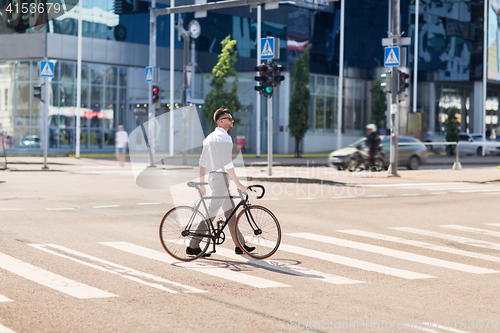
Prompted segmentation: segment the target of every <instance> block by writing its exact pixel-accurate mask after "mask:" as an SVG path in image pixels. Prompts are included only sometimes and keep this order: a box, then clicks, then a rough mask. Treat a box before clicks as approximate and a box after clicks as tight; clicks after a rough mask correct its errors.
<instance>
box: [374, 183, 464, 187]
mask: <svg viewBox="0 0 500 333" xmlns="http://www.w3.org/2000/svg"><path fill="white" fill-rule="evenodd" d="M463 184H464V183H410V184H371V185H365V186H366V187H405V186H409V187H411V188H415V187H425V186H429V185H430V186H440V185H463Z"/></svg>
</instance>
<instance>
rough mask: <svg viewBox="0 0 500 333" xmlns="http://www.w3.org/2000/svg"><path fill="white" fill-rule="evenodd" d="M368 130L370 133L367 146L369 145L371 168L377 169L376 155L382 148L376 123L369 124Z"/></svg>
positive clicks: (367, 137)
mask: <svg viewBox="0 0 500 333" xmlns="http://www.w3.org/2000/svg"><path fill="white" fill-rule="evenodd" d="M366 129H367V130H368V135H367V136H366V146H367V147H368V157H369V165H370V170H374V169H375V155H377V152H378V151H379V149H380V137H379V135H378V133H377V126H376V125H375V124H369V125H367V126H366Z"/></svg>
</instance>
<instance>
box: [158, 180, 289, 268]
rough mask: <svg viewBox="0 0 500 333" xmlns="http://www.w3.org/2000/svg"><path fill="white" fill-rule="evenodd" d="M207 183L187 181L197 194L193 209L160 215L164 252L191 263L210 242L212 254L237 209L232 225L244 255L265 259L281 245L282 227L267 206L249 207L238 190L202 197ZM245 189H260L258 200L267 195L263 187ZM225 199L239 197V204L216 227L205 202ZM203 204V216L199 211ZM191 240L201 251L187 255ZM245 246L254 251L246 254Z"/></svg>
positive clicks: (244, 193) (179, 207) (223, 237)
mask: <svg viewBox="0 0 500 333" xmlns="http://www.w3.org/2000/svg"><path fill="white" fill-rule="evenodd" d="M207 184H208V183H205V182H188V183H187V186H189V187H192V188H196V189H197V190H198V193H199V195H200V198H199V199H198V200H197V202H196V203H195V205H194V206H193V207H191V206H177V207H174V208H172V209H170V210H169V211H168V212H167V213H166V214H165V215H164V216H163V218H162V221H161V223H160V241H161V244H162V246H163V248H164V249H165V251H167V253H168V254H170V255H171V256H172V257H174V258H175V259H178V260H181V261H191V260H195V259H198V258H200V257H201V256H203V255H204V254H205V252H206V251H207V249H208V247H209V246H210V241H212V243H213V251H212V252H210V253H215V252H216V250H215V246H216V245H221V244H222V243H224V241H225V239H226V236H225V234H224V228H225V227H226V225H227V224H228V223H229V221H230V220H231V218H232V217H233V215H235V214H236V212H237V211H238V209H239V208H240V207H243V209H242V210H241V211H240V213H239V214H238V216H237V217H236V221H235V223H234V230H235V235H237V237H236V242H237V244H238V247H239V248H240V249H241V250H242V251H243V253H245V254H247V255H248V256H250V257H252V258H254V259H265V258H268V257H270V256H272V255H273V254H274V253H275V252H276V251H277V250H278V247H279V245H280V242H281V228H280V224H279V222H278V219H277V218H276V216H274V214H273V213H272V212H271V211H270V210H269V209H267V208H266V207H263V206H260V205H252V204H250V202H249V201H248V193H247V192H241V191H240V190H239V189H238V194H239V195H238V196H233V195H229V196H203V195H202V193H201V190H200V186H201V185H207ZM247 188H248V190H249V191H252V192H255V190H253V188H260V189H261V190H262V193H261V195H260V196H257V199H261V198H262V197H263V196H264V194H265V192H266V190H265V188H264V187H263V186H262V185H250V186H248V187H247ZM228 197H229V198H231V200H232V199H234V198H240V202H239V203H238V204H237V205H236V206H235V207H234V209H233V211H232V212H231V214H230V215H229V217H228V218H227V219H220V220H219V221H217V223H216V225H217V227H214V221H213V220H212V218H211V217H210V216H209V213H208V208H207V205H206V203H205V200H206V199H227V198H228ZM202 204H203V207H204V208H205V212H206V215H204V214H203V213H202V212H201V211H200V206H201V205H202ZM206 216H208V218H207V217H206ZM194 237H196V238H197V240H199V241H200V249H201V252H199V253H196V254H187V252H186V250H187V247H189V244H190V242H191V239H192V238H194ZM248 243H250V244H252V245H253V246H252V247H255V249H254V250H252V251H247V249H246V248H245V246H244V245H245V244H248Z"/></svg>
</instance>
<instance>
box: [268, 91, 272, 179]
mask: <svg viewBox="0 0 500 333" xmlns="http://www.w3.org/2000/svg"><path fill="white" fill-rule="evenodd" d="M267 171H268V175H269V176H272V175H273V98H272V97H268V98H267Z"/></svg>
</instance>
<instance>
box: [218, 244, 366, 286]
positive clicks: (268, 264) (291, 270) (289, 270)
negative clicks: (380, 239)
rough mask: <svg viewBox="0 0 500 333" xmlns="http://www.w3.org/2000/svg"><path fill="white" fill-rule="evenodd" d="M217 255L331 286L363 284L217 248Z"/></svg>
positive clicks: (301, 267)
mask: <svg viewBox="0 0 500 333" xmlns="http://www.w3.org/2000/svg"><path fill="white" fill-rule="evenodd" d="M217 254H219V255H222V256H224V257H227V258H230V259H231V260H235V261H239V262H245V263H249V264H250V265H254V266H259V267H262V268H265V269H267V270H271V271H278V272H281V273H285V274H293V275H297V276H303V277H307V278H311V279H314V280H318V281H322V282H327V283H332V284H357V283H365V282H364V281H357V280H352V279H349V278H346V277H342V276H337V275H333V274H328V273H323V272H320V271H316V270H313V269H309V268H306V267H303V266H297V265H290V264H288V263H285V262H282V261H278V260H273V259H265V260H257V259H253V258H249V257H247V256H243V255H238V254H235V253H234V252H233V251H231V250H228V249H225V248H218V249H217Z"/></svg>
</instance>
